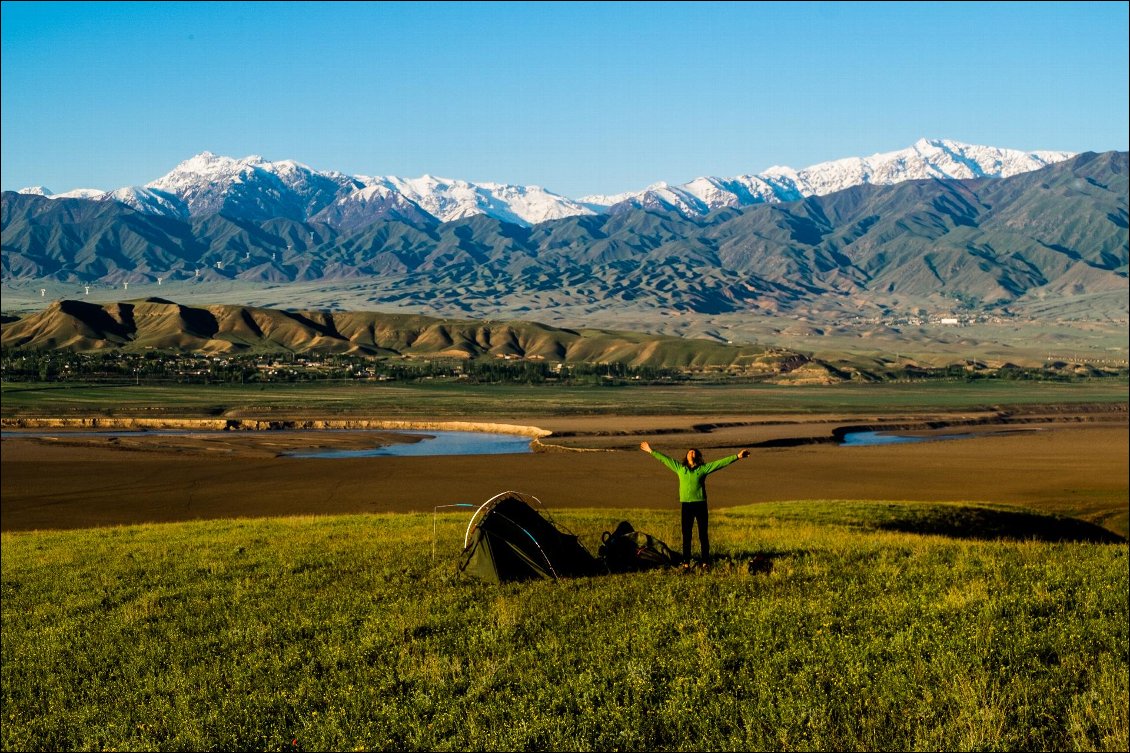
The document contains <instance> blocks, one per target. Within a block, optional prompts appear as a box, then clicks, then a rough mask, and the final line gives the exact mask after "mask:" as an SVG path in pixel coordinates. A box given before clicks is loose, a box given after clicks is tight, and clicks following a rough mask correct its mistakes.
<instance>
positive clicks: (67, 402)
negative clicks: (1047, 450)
mask: <svg viewBox="0 0 1130 753" xmlns="http://www.w3.org/2000/svg"><path fill="white" fill-rule="evenodd" d="M1127 384H1128V383H1127V380H1126V379H1120V378H1108V379H1101V380H1093V381H1083V382H1074V383H1059V382H1010V381H976V382H923V383H915V384H838V385H827V386H776V385H710V384H705V385H704V384H687V385H675V386H627V387H561V386H529V385H472V384H460V383H451V382H439V381H437V382H425V383H421V384H406V383H397V384H387V383H371V384H341V383H326V382H322V383H309V384H298V385H284V384H278V385H263V386H251V385H246V386H243V385H213V386H204V385H167V386H153V385H145V384H141V385H122V386H94V385H82V384H73V385H72V384H49V385H48V384H22V383H11V382H5V383H0V396H2V403H3V406H2V413H3V415H4V416H14V415H28V416H31V415H50V416H65V415H70V414H74V415H83V416H87V415H121V416H172V415H177V416H195V415H201V416H204V415H211V416H216V415H229V416H246V415H263V414H269V413H288V412H289V413H302V412H308V413H317V414H318V415H319V416H326V417H330V416H334V415H340V414H346V413H348V414H351V415H357V414H364V413H372V414H379V415H381V416H389V417H427V418H438V417H443V416H487V415H503V416H517V417H521V416H545V415H558V416H561V415H566V416H567V415H590V414H619V415H648V414H679V413H685V414H708V413H735V412H737V413H749V414H756V413H794V414H798V415H803V414H806V413H821V412H864V413H871V412H874V411H878V410H916V409H930V410H945V409H960V408H969V407H984V406H1019V405H1028V404H1039V405H1049V404H1080V403H1124V402H1126V395H1127Z"/></svg>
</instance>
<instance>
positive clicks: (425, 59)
mask: <svg viewBox="0 0 1130 753" xmlns="http://www.w3.org/2000/svg"><path fill="white" fill-rule="evenodd" d="M1128 7H1130V4H1128V3H1126V2H1099V3H1088V2H1076V3H1056V2H1050V3H1048V2H1004V3H958V2H946V3H921V2H912V3H888V2H880V3H850V2H842V3H815V2H797V3H747V4H742V3H735V2H725V3H718V4H709V3H688V4H683V3H605V2H601V3H592V4H590V3H558V4H555V3H543V2H537V3H528V4H527V3H465V4H458V3H448V2H443V3H423V2H412V3H353V2H350V3H341V4H337V3H330V2H320V3H309V4H308V3H267V2H248V3H203V2H201V3H136V2H129V3H103V2H93V3H74V2H59V3H50V2H5V3H3V6H2V15H3V17H2V23H0V40H2V49H0V52H2V60H0V82H2V88H0V99H2V102H0V104H2V109H0V125H2V133H0V138H2V160H0V169H2V175H0V184H2V187H3V188H5V189H18V188H22V187H24V186H27V185H45V186H47V187H49V188H50V189H52V190H54V191H56V192H59V191H66V190H70V189H72V188H79V187H94V188H104V189H111V188H118V187H121V186H126V185H137V184H142V183H146V182H148V181H150V180H153V179H155V178H157V177H159V176H161V175H163V174H164V173H166V172H168V171H169V170H170V169H172V167H174V166H175V165H176V164H177V163H178V162H180V161H182V160H184V159H187V158H188V157H190V156H192V155H194V154H197V153H199V152H201V151H204V150H209V151H212V152H216V153H218V154H225V155H229V156H234V157H243V156H247V155H249V154H261V155H263V156H264V157H267V158H268V159H295V160H298V161H300V162H304V163H306V164H308V165H310V166H311V167H314V168H317V169H321V170H339V171H342V172H346V173H350V174H367V175H401V176H404V177H416V176H419V175H423V174H425V173H430V174H433V175H440V176H445V177H453V178H464V179H467V180H475V181H497V182H507V183H518V184H537V185H542V186H544V187H546V188H548V189H549V190H551V191H555V192H557V193H561V194H565V195H567V196H573V197H578V196H581V195H585V194H591V193H614V192H619V191H625V190H630V189H638V188H642V187H644V186H645V185H647V184H649V183H652V182H655V181H658V180H667V181H669V182H673V183H678V182H685V181H687V180H690V179H692V178H694V177H697V176H699V175H719V176H732V175H739V174H748V173H756V172H761V171H763V170H764V169H765V168H767V167H770V166H772V165H778V164H779V165H789V166H792V167H797V168H800V167H805V166H808V165H811V164H814V163H817V162H821V161H825V160H829V159H837V158H840V157H849V156H865V155H870V154H874V153H876V152H884V151H892V150H895V149H900V148H903V147H906V146H909V145H910V144H912V143H913V142H914V141H915V140H917V139H918V138H920V137H923V136H925V137H929V138H950V139H956V140H958V141H964V142H967V143H973V144H986V145H992V146H1000V147H1011V148H1016V149H1025V150H1031V149H1056V150H1069V151H1088V150H1091V151H1106V150H1111V149H1117V150H1126V149H1127V140H1128V130H1130V126H1128V109H1130V108H1128V102H1127V91H1128V89H1130V81H1128V68H1130V63H1128V57H1130V54H1128V48H1127V30H1128V28H1130V22H1128Z"/></svg>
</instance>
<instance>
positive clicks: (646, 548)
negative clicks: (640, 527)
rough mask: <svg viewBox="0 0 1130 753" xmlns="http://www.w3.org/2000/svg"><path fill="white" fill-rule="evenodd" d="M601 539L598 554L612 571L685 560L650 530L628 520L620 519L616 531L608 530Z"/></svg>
mask: <svg viewBox="0 0 1130 753" xmlns="http://www.w3.org/2000/svg"><path fill="white" fill-rule="evenodd" d="M601 542H602V543H601V545H600V549H599V550H598V551H597V556H599V557H600V558H601V559H602V560H604V564H605V566H606V567H607V568H608V570H609V572H613V573H627V572H637V571H640V570H651V569H653V568H657V567H672V566H673V565H677V564H679V562H680V561H682V557H680V556H679V555H678V554H677V553H675V552H674V551H672V550H671V548H670V547H669V546H667V545H666V544H664V543H663V542H662V541H660V540H659V539H657V538H655V537H654V536H652V535H651V534H647V533H643V532H642V531H637V530H636V529H634V528H633V527H632V524H631V523H629V522H628V521H626V520H625V521H621V523H620V524H619V525H618V526H616V530H615V531H612V532H611V533H610V532H608V531H605V532H604V534H603V535H602V536H601Z"/></svg>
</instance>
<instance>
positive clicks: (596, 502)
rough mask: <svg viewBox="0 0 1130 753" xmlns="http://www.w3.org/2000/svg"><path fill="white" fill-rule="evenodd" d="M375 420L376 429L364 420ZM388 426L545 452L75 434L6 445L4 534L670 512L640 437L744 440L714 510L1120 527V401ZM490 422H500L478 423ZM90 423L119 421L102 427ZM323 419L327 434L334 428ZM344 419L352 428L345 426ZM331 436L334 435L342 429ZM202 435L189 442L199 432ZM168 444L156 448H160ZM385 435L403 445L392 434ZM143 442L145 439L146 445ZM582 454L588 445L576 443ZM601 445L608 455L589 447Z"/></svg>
mask: <svg viewBox="0 0 1130 753" xmlns="http://www.w3.org/2000/svg"><path fill="white" fill-rule="evenodd" d="M371 423H373V422H370V424H371ZM398 423H411V424H412V425H411V426H397V427H388V426H386V427H385V428H387V429H390V430H391V429H392V428H398V429H401V428H414V429H421V428H425V426H427V427H431V428H437V429H438V428H441V427H444V428H449V429H450V428H454V425H462V426H464V427H466V428H470V427H472V426H474V427H476V428H477V429H478V430H482V431H491V430H493V431H499V430H500V428H502V427H510V430H511V433H520V432H519V430H518V429H517V428H514V427H525V430H527V431H529V434H528V435H529V436H531V439H534V438H535V437H536V438H537V442H539V443H541V445H542V447H541V449H543V450H547V449H548V450H553V449H556V450H558V451H542V452H535V453H532V454H526V455H499V456H450V457H383V458H365V459H357V458H342V459H335V460H325V459H304V458H288V457H278V455H279V454H280V452H281V451H282V449H281V448H282V445H281V444H279V443H284V444H285V443H286V442H301V443H302V446H303V447H309V446H310V444H311V443H324V442H329V441H335V442H341V443H342V444H341V445H339V447H346V446H348V445H349V443H351V442H352V443H355V442H358V441H362V440H363V441H367V442H371V441H372V439H373V436H374V435H373V430H375V429H377V428H378V427H376V426H371V425H370V426H367V427H366V430H365V431H364V432H357V433H355V434H354V435H352V436H350V432H347V431H342V432H325V431H315V430H313V429H311V430H310V431H305V432H296V437H295V438H294V439H293V440H289V439H288V440H284V439H283V437H284V434H286V433H284V432H272V431H230V430H229V431H217V432H214V433H210V432H202V433H201V436H199V437H195V435H193V436H177V437H172V438H168V437H165V438H160V437H158V436H157V435H153V436H152V437H139V438H137V439H136V440H134V439H131V441H132V442H137V443H138V444H136V445H134V446H130V445H129V443H125V444H123V442H122V441H121V440H120V439H119V440H118V441H117V442H110V441H108V440H109V438H107V437H89V436H88V437H83V436H82V434H81V432H78V433H74V432H71V433H68V435H67V436H66V437H64V438H60V439H55V440H47V439H44V438H30V437H18V436H15V435H16V433H17V432H15V431H10V430H9V429H10V428H11V427H10V426H8V427H5V428H6V431H5V435H4V439H3V442H2V446H0V490H2V494H3V504H2V505H0V528H2V529H3V530H5V531H15V530H29V529H53V528H80V527H91V526H106V525H123V524H131V523H141V522H162V521H178V520H193V519H210V518H230V517H260V516H274V515H309V514H314V515H332V514H342V513H362V512H374V513H385V512H407V511H428V512H430V511H432V510H433V509H434V508H435V506H436V505H441V504H450V503H455V502H481V501H484V500H486V499H488V498H489V497H491V496H493V495H494V494H497V493H498V492H500V491H504V490H507V489H515V490H519V491H524V492H528V493H530V494H534V495H535V496H537V497H539V498H540V499H541V500H542V501H543V502H545V503H546V504H547V505H548V506H549V507H550V508H551V509H552V508H554V507H557V508H565V507H588V508H618V509H622V508H640V507H643V508H661V509H671V510H672V512H674V511H675V509H676V508H675V504H676V502H675V497H674V494H675V490H676V489H675V482H674V479H673V477H671V474H670V472H669V471H667V470H666V469H664V468H663V467H662V466H660V465H659V464H658V463H656V462H655V461H654V460H653V459H651V458H650V457H648V456H647V455H645V454H644V453H642V452H640V451H639V450H638V449H637V447H638V445H639V443H640V442H641V441H644V440H646V441H649V442H651V443H652V445H654V446H656V447H657V448H660V449H663V450H666V451H668V452H670V453H672V454H675V453H679V452H681V451H685V449H686V448H687V447H690V446H697V447H701V448H702V449H703V450H704V452H705V454H706V456H707V459H712V458H714V457H719V456H721V455H724V454H729V453H730V452H732V451H734V450H735V449H736V448H738V447H745V446H749V447H751V448H752V450H753V456H752V457H751V458H750V459H749V460H747V461H743V462H741V463H739V464H738V465H736V466H734V467H732V468H728V469H727V470H726V471H725V472H723V473H719V474H717V475H716V476H713V477H711V480H710V485H709V489H710V499H711V505H712V506H713V507H714V508H724V507H727V506H733V505H745V504H752V503H757V502H766V501H780V500H796V499H886V500H936V501H977V502H991V503H1004V504H1016V505H1023V506H1026V507H1032V508H1037V509H1044V510H1049V511H1054V512H1059V513H1063V514H1069V515H1075V516H1078V517H1082V518H1084V519H1087V520H1090V521H1092V522H1098V523H1100V524H1102V525H1104V526H1106V527H1107V528H1109V529H1111V530H1113V531H1115V532H1116V533H1120V534H1122V535H1125V534H1126V529H1127V508H1128V476H1130V467H1128V461H1127V457H1128V450H1130V446H1128V435H1130V432H1128V426H1127V418H1126V410H1125V406H1122V407H1121V408H1119V407H1117V406H1115V407H1112V409H1111V410H1108V411H1098V412H1096V411H1085V412H1082V413H1072V412H1070V411H1067V412H1061V411H1057V410H1046V411H1042V412H1036V413H1030V414H1026V415H1024V416H1022V417H1016V416H1011V417H1009V416H1002V415H1000V414H999V413H994V412H993V411H973V412H953V413H947V414H939V413H929V414H918V415H911V414H893V415H889V416H883V415H876V416H863V417H861V416H859V415H852V416H842V415H841V416H836V415H831V414H829V415H819V416H808V417H805V418H802V419H798V418H797V417H796V416H788V417H786V416H781V417H774V416H756V417H751V416H743V415H717V416H644V417H641V416H594V417H581V418H567V419H555V418H551V417H547V418H545V419H541V420H538V421H537V424H538V425H537V426H534V427H531V426H530V423H529V421H528V420H527V421H525V422H522V421H512V420H510V421H508V420H507V419H506V417H498V418H497V420H494V419H491V420H481V419H480V420H474V421H466V422H457V421H456V422H453V421H443V422H398ZM860 426H868V427H876V426H878V427H883V428H884V429H890V428H892V427H898V428H900V429H905V428H909V429H911V430H915V429H914V428H913V427H917V430H918V431H922V432H938V431H946V430H957V428H958V427H959V428H960V431H962V432H969V431H973V432H974V433H975V434H976V436H974V437H973V438H970V439H963V440H961V441H951V442H928V443H921V444H907V445H897V446H871V447H856V448H847V447H840V446H837V445H836V444H834V443H833V442H830V441H828V439H827V438H828V437H831V436H832V435H833V433H834V432H836V431H837V430H843V429H844V428H846V427H860ZM485 427H491V428H489V429H488V428H485ZM90 428H102V429H105V428H109V427H106V426H91V427H90ZM323 428H330V427H329V426H324V427H323ZM339 428H342V429H344V428H348V427H339ZM335 435H336V438H334V437H335ZM194 437H195V438H194ZM155 439H157V440H159V441H156V442H153V441H152V440H155ZM388 439H389V441H395V440H394V437H393V436H392V435H390V436H389V437H388ZM146 442H149V444H145V443H146ZM580 449H587V450H590V451H588V452H577V451H574V450H580ZM591 450H597V451H591Z"/></svg>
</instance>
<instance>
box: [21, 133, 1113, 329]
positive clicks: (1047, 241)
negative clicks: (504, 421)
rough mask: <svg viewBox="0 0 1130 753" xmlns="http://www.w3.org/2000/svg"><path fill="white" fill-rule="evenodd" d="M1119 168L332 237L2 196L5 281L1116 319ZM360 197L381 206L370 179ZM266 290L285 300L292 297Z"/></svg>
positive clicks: (463, 305)
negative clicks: (1084, 311) (1069, 306)
mask: <svg viewBox="0 0 1130 753" xmlns="http://www.w3.org/2000/svg"><path fill="white" fill-rule="evenodd" d="M295 169H296V172H295V175H297V174H298V172H299V171H298V168H295ZM1127 173H1128V155H1127V153H1125V152H1107V153H1103V154H1095V153H1084V154H1081V155H1077V156H1075V157H1071V158H1069V159H1066V160H1063V161H1059V162H1055V163H1053V164H1051V165H1049V166H1046V167H1043V168H1040V169H1037V170H1031V171H1027V172H1021V173H1019V174H1017V175H1013V176H1011V177H1006V178H991V177H978V178H970V179H964V180H957V179H941V178H927V179H919V180H906V181H902V182H898V183H895V184H893V185H874V184H864V185H857V186H853V187H850V188H846V189H843V190H840V191H836V192H833V193H829V194H826V195H823V196H816V195H813V196H808V197H805V198H802V199H799V200H795V201H779V202H769V203H761V204H753V205H750V206H744V207H723V208H720V209H715V210H713V211H711V212H709V213H706V214H702V215H699V214H691V215H690V216H687V215H686V214H684V213H682V212H680V211H674V210H673V209H671V208H667V207H634V206H624V207H622V208H621V209H620V210H617V211H611V212H606V213H603V214H579V215H576V216H572V217H565V218H562V219H557V220H549V221H545V222H540V223H538V224H536V225H532V226H524V225H519V224H515V223H510V222H506V221H503V220H499V219H497V218H494V217H490V216H487V215H485V214H475V215H471V216H467V217H463V218H460V219H456V220H452V221H449V222H442V223H438V222H435V221H430V222H424V221H423V218H421V217H416V216H414V215H412V214H411V211H410V210H411V206H412V204H405V205H404V208H403V212H404V213H405V215H406V216H403V217H401V216H392V215H389V216H387V217H386V218H385V219H382V220H377V221H373V222H365V223H359V224H358V225H357V226H356V227H348V228H344V229H343V228H338V227H334V225H332V224H329V223H325V222H313V221H304V220H301V219H296V218H294V217H286V216H273V217H269V218H265V219H252V218H251V217H249V216H246V215H244V214H240V213H239V212H235V211H234V209H232V207H234V206H235V204H233V203H232V202H233V201H234V200H233V199H232V196H234V195H236V194H233V193H230V192H229V193H227V194H224V195H225V196H227V198H226V199H224V200H223V202H221V203H220V204H219V205H216V204H208V202H209V201H213V200H215V197H214V196H213V195H212V194H207V193H202V194H193V193H191V192H188V193H185V195H186V196H188V197H189V199H191V200H189V199H186V201H188V202H189V204H191V205H192V206H195V207H198V208H201V207H205V206H211V207H212V209H208V210H207V211H205V210H204V209H202V208H201V209H199V216H196V217H193V216H192V212H189V216H188V217H187V218H183V217H170V216H165V215H161V214H153V213H149V212H143V211H139V210H137V209H134V208H132V207H130V206H127V205H126V204H124V203H121V202H117V201H106V200H99V199H95V200H92V199H56V200H52V199H48V198H45V197H42V196H36V195H31V194H18V193H13V192H5V193H4V194H3V202H2V225H3V241H2V243H3V259H2V263H3V275H4V277H5V279H6V280H8V281H11V280H46V279H53V280H57V281H65V282H68V283H75V284H98V285H102V286H108V285H113V286H118V285H121V286H124V285H125V284H126V283H131V284H132V283H144V284H149V285H153V284H154V283H157V284H160V283H162V282H163V281H164V282H171V281H178V280H179V281H182V282H184V283H186V284H189V285H196V286H201V289H202V290H203V289H206V288H208V286H213V289H217V290H218V288H214V286H215V285H216V284H217V283H236V282H238V283H247V284H252V283H254V284H269V285H279V286H286V285H293V284H294V283H310V282H312V281H319V282H320V283H321V284H324V285H329V286H333V287H334V288H335V289H337V290H339V291H345V290H346V289H348V290H350V291H351V293H350V295H351V296H352V299H353V300H354V301H356V300H357V297H358V296H360V297H361V303H362V304H363V307H364V308H371V307H372V306H398V307H403V308H404V309H407V310H416V311H429V312H436V313H442V314H443V315H445V316H450V315H471V316H487V317H490V316H497V315H498V314H499V312H501V311H508V312H512V313H516V314H519V315H520V314H523V313H524V312H529V313H530V315H532V316H536V318H539V319H542V320H543V321H544V320H545V318H546V313H545V312H552V311H557V312H560V311H566V310H567V311H570V312H585V311H588V312H590V313H591V312H599V311H605V312H607V311H609V310H613V309H614V310H617V311H623V310H627V309H634V310H639V311H643V312H652V313H653V314H654V316H655V317H669V316H678V315H679V314H680V312H684V313H695V312H697V313H704V314H719V313H740V314H743V315H751V316H752V315H756V314H758V313H768V314H774V315H775V314H778V313H782V312H791V313H792V314H798V313H804V312H817V313H818V314H819V316H823V317H825V318H826V317H828V316H840V317H841V318H842V315H845V314H851V315H859V314H861V313H862V314H870V313H874V312H880V313H881V312H883V311H889V310H894V309H899V310H913V309H914V308H915V307H925V308H928V309H930V310H934V311H936V310H946V309H949V310H954V309H968V310H973V311H985V310H995V311H998V312H999V311H1007V310H1009V308H1010V307H1011V308H1012V309H1014V310H1015V309H1017V308H1019V307H1023V306H1026V305H1028V306H1032V305H1039V306H1041V307H1044V310H1047V307H1049V306H1054V304H1055V302H1057V301H1080V300H1085V301H1086V302H1087V308H1088V316H1089V317H1090V316H1094V317H1098V318H1103V317H1110V318H1114V319H1115V320H1125V317H1126V314H1125V312H1126V309H1127V258H1128V250H1130V248H1128V247H1130V240H1128V233H1127V228H1128V226H1130V225H1128V221H1127V220H1128V211H1127V193H1128V182H1127ZM343 179H344V178H343ZM234 185H238V184H237V183H233V186H234ZM243 185H245V186H246V185H247V184H246V183H245V184H243ZM304 185H309V186H313V185H315V182H312V181H307V182H306V183H304ZM318 185H322V187H323V188H324V189H325V190H324V191H323V192H322V194H320V195H321V196H322V198H321V199H318V200H317V201H315V200H314V199H313V198H310V199H309V201H310V202H312V203H308V204H307V205H306V206H308V207H315V206H317V205H318V202H319V201H326V200H328V197H329V196H330V194H332V190H331V188H330V186H329V184H318ZM370 189H372V193H373V196H374V200H380V196H381V195H382V192H381V190H380V187H379V186H370ZM237 193H238V192H237ZM316 194H317V191H315V190H314V189H311V193H309V197H314V196H315V195H316ZM238 195H239V196H242V197H243V199H245V200H246V202H245V203H243V204H239V206H241V207H259V206H265V205H264V203H263V201H260V200H259V198H257V197H261V196H263V195H267V194H260V193H257V192H245V193H242V194H238ZM272 195H273V194H272ZM400 195H402V194H399V193H398V194H395V196H400ZM279 196H281V194H280V195H279ZM387 196H394V194H392V193H391V192H389V193H387V194H386V197H387ZM209 197H212V198H209ZM243 199H241V201H242V200H243ZM217 206H218V207H220V208H219V209H216V207H217ZM292 206H297V205H292ZM333 206H334V204H333V202H332V201H330V202H329V203H327V204H325V206H323V207H322V209H319V210H318V212H325V211H326V210H327V209H328V208H331V207H333ZM415 206H419V205H418V204H415ZM213 209H216V211H212V210H213ZM294 211H295V212H298V209H295V210H294ZM304 211H308V210H304ZM315 214H317V213H315ZM341 216H342V218H345V217H346V216H347V215H346V214H342V215H341ZM135 289H136V288H135ZM281 291H282V292H281V293H280V296H281V297H282V298H283V301H282V304H281V305H284V306H287V307H289V306H296V305H299V303H298V302H297V301H295V300H294V299H293V298H292V297H289V296H288V294H287V293H286V292H285V288H282V289H281ZM213 300H215V299H213ZM352 307H353V308H359V306H356V305H354V306H352ZM829 312H831V313H829ZM836 312H839V313H838V314H837V313H836ZM653 318H654V317H653ZM555 319H558V320H559V319H560V317H555ZM633 328H634V327H633Z"/></svg>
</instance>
